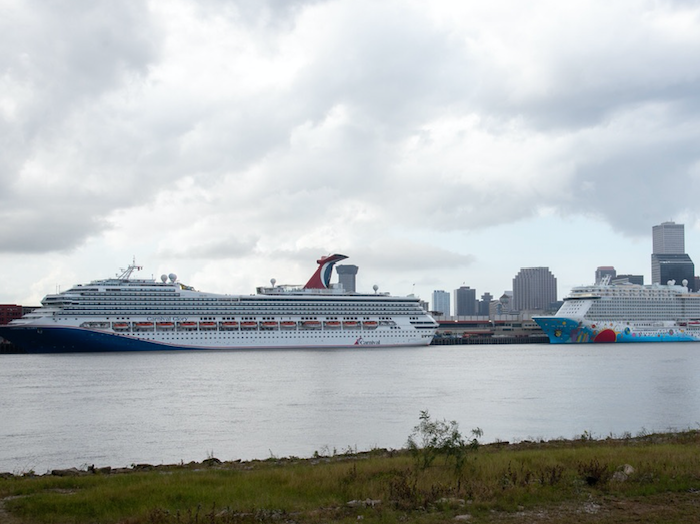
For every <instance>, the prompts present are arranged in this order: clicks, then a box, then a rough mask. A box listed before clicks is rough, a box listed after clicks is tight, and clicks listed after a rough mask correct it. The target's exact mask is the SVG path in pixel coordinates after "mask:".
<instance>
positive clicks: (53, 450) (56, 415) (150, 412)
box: [0, 343, 700, 473]
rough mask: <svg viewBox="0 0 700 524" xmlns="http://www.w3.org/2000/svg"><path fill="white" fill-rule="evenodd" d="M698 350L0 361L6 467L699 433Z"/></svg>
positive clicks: (489, 349) (535, 348) (479, 349)
mask: <svg viewBox="0 0 700 524" xmlns="http://www.w3.org/2000/svg"><path fill="white" fill-rule="evenodd" d="M699 383H700V344H693V343H686V344H678V343H676V344H639V345H603V346H572V347H556V346H549V345H522V346H519V345H510V346H436V347H429V348H418V349H414V348H401V349H385V350H362V349H355V350H308V351H289V350H288V351H230V352H154V353H118V354H92V355H0V439H1V440H0V442H1V443H2V445H1V446H0V471H11V472H15V473H19V472H23V471H27V470H30V469H33V470H35V471H37V472H38V473H43V472H45V471H47V470H49V469H52V468H62V467H72V466H76V467H80V466H82V465H85V464H95V465H96V466H114V467H119V466H128V465H130V464H133V463H141V462H148V463H151V464H160V463H176V462H180V461H181V460H182V461H185V462H188V461H190V460H197V461H200V460H203V459H205V458H207V456H208V455H212V454H213V455H214V456H216V457H218V458H219V459H221V460H230V459H238V458H240V459H251V458H261V459H264V458H268V457H270V456H272V455H274V456H278V457H286V456H291V455H296V456H302V457H308V456H311V455H313V453H314V451H319V452H320V453H329V452H330V453H332V452H333V450H334V449H335V450H337V451H338V452H342V451H344V450H346V449H348V448H349V447H350V448H353V449H355V448H356V449H358V450H367V449H371V448H372V447H386V448H400V447H402V446H403V445H404V444H405V442H406V439H407V437H408V435H409V434H410V432H411V429H412V428H413V426H415V425H416V424H417V423H418V415H419V412H420V411H421V410H424V409H427V410H429V411H430V413H431V414H432V415H433V416H434V417H436V418H440V419H442V418H445V419H448V420H456V421H457V422H458V423H459V425H460V428H461V430H462V432H463V433H465V434H468V433H469V430H471V429H472V428H475V427H480V428H482V429H483V430H484V436H483V438H482V441H483V442H492V441H495V440H497V439H500V440H509V441H514V440H524V439H533V438H534V439H537V438H545V439H550V438H557V437H566V438H574V437H577V436H579V435H581V434H582V433H583V432H584V431H588V432H589V433H592V434H593V436H594V437H604V436H606V435H608V434H610V433H612V434H614V435H622V434H623V433H625V432H630V433H632V434H633V435H634V434H637V433H639V432H640V431H643V430H646V431H652V430H668V429H687V428H696V427H697V426H698V423H700V384H699Z"/></svg>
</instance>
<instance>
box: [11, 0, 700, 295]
mask: <svg viewBox="0 0 700 524" xmlns="http://www.w3.org/2000/svg"><path fill="white" fill-rule="evenodd" d="M359 1H360V3H359V4H358V3H357V2H356V1H352V2H351V1H349V0H334V1H325V0H308V1H306V0H291V1H290V2H279V1H275V0H261V1H260V2H248V1H242V2H233V3H231V2H220V1H218V0H212V1H209V2H205V3H203V4H202V3H201V2H194V1H193V0H174V1H173V2H168V3H153V2H150V3H149V2H145V1H142V0H135V1H133V2H126V3H107V2H97V3H92V4H75V5H72V6H71V7H70V8H66V7H65V6H63V5H58V4H46V5H44V4H41V5H39V4H35V3H31V2H30V3H26V2H15V3H11V4H10V5H8V6H7V7H6V9H5V14H6V16H4V17H3V18H2V20H0V29H2V31H0V39H2V42H3V50H4V53H3V54H2V56H0V67H1V68H2V70H3V71H4V75H3V77H2V82H3V84H2V85H3V89H2V93H3V96H2V98H1V99H0V139H1V140H2V143H3V144H4V146H5V147H4V148H3V155H2V159H1V160H0V268H1V269H2V271H1V273H0V302H2V303H21V304H28V305H29V304H37V303H38V302H39V300H41V298H42V297H43V296H44V295H46V294H47V293H53V292H55V291H57V290H58V289H65V288H67V287H68V286H72V285H74V284H76V283H83V282H89V281H90V280H93V279H99V278H104V277H109V276H112V275H114V274H116V273H118V272H119V268H120V267H125V266H126V265H127V264H128V263H129V262H131V261H132V259H133V258H134V257H135V258H136V260H137V263H138V264H139V265H141V266H143V267H144V271H143V272H142V274H141V276H145V277H150V276H154V277H155V278H158V277H159V276H160V275H161V274H162V273H166V274H168V273H171V272H172V273H176V274H177V275H178V276H179V278H180V279H181V280H182V281H183V282H185V283H187V284H189V285H192V286H194V287H196V288H197V289H202V290H206V291H211V292H221V293H253V292H254V290H255V288H256V287H257V286H260V285H267V283H268V282H269V281H270V279H272V278H274V279H276V281H277V282H278V283H280V284H303V283H304V282H305V281H306V279H307V278H308V274H309V272H310V271H313V268H314V266H315V261H316V260H317V259H318V257H319V256H322V255H328V254H331V253H343V254H345V255H347V256H348V257H349V261H348V262H349V263H350V264H353V265H357V266H358V267H360V268H361V272H360V273H359V274H358V275H357V282H356V284H357V290H358V291H361V292H372V289H373V286H374V285H377V286H378V287H379V291H380V292H391V293H392V294H395V295H405V294H411V293H413V294H416V295H418V296H420V297H421V298H422V299H424V300H429V298H430V294H431V292H432V291H433V290H435V289H445V290H454V289H457V288H458V287H459V286H460V285H463V284H464V285H468V286H471V287H472V288H474V289H476V291H477V296H480V295H481V294H482V293H483V292H484V291H489V292H491V293H492V294H493V295H494V296H499V295H500V293H501V292H502V291H503V290H507V289H509V288H510V287H511V284H510V280H511V279H512V277H513V275H515V274H516V273H517V272H518V270H519V269H520V268H521V267H539V266H543V267H549V268H550V270H551V271H552V273H553V274H554V275H556V277H557V287H558V294H559V297H558V298H561V297H562V296H565V295H566V294H567V292H568V290H569V289H571V288H572V287H574V286H578V285H582V284H587V283H591V282H592V280H593V272H594V271H595V268H597V267H598V266H603V265H612V266H615V267H616V268H617V270H618V272H620V273H624V274H641V275H644V276H645V281H646V282H650V281H651V275H650V268H649V253H650V251H651V239H650V235H649V231H650V228H651V227H652V226H653V225H655V224H660V223H662V222H665V221H669V220H673V221H675V222H678V223H682V224H685V234H686V248H685V249H686V251H687V253H688V254H689V256H690V257H691V258H697V253H695V248H696V246H700V222H699V221H698V213H697V211H696V208H697V206H696V200H697V199H696V196H695V195H696V194H697V189H698V186H699V185H700V178H699V177H698V176H697V174H698V167H697V166H698V165H700V152H698V149H697V143H698V142H700V125H698V124H699V123H700V104H699V103H698V101H699V100H700V89H699V87H700V63H698V61H697V59H696V57H697V56H698V54H699V53H700V38H698V35H700V16H698V15H699V14H700V9H699V8H698V7H697V6H695V5H694V4H689V3H687V2H677V1H671V2H664V3H658V2H638V1H634V2H632V1H630V0H622V1H621V2H619V3H616V4H615V6H613V7H611V6H610V3H609V2H602V1H600V0H594V1H586V2H579V1H573V2H567V3H566V4H561V5H560V4H556V3H554V4H553V3H552V2H546V1H535V2H532V3H528V4H527V5H525V4H522V3H518V2H515V1H513V0H497V1H494V2H489V3H487V4H480V3H464V2H457V1H456V0H453V1H448V0H438V1H436V2H431V3H429V4H426V3H421V2H410V1H409V2H386V3H376V2H367V1H365V0H359ZM53 42H60V43H61V45H52V44H51V43H53Z"/></svg>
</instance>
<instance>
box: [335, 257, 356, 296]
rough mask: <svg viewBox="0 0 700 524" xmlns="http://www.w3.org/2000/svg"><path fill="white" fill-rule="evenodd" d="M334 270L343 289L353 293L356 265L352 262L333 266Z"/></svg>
mask: <svg viewBox="0 0 700 524" xmlns="http://www.w3.org/2000/svg"><path fill="white" fill-rule="evenodd" d="M335 270H336V272H337V273H338V282H339V283H340V284H341V285H342V286H343V289H344V290H345V291H347V292H348V293H355V277H356V276H357V270H358V267H357V266H353V265H352V264H345V265H342V266H335Z"/></svg>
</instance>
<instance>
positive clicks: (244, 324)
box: [241, 321, 258, 329]
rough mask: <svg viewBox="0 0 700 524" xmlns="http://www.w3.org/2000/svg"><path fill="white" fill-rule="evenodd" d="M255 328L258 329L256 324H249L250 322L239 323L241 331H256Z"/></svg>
mask: <svg viewBox="0 0 700 524" xmlns="http://www.w3.org/2000/svg"><path fill="white" fill-rule="evenodd" d="M257 327H258V323H257V322H250V321H246V322H241V329H256V328H257Z"/></svg>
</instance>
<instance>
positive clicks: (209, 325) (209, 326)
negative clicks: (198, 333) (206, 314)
mask: <svg viewBox="0 0 700 524" xmlns="http://www.w3.org/2000/svg"><path fill="white" fill-rule="evenodd" d="M199 329H216V322H200V323H199Z"/></svg>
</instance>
